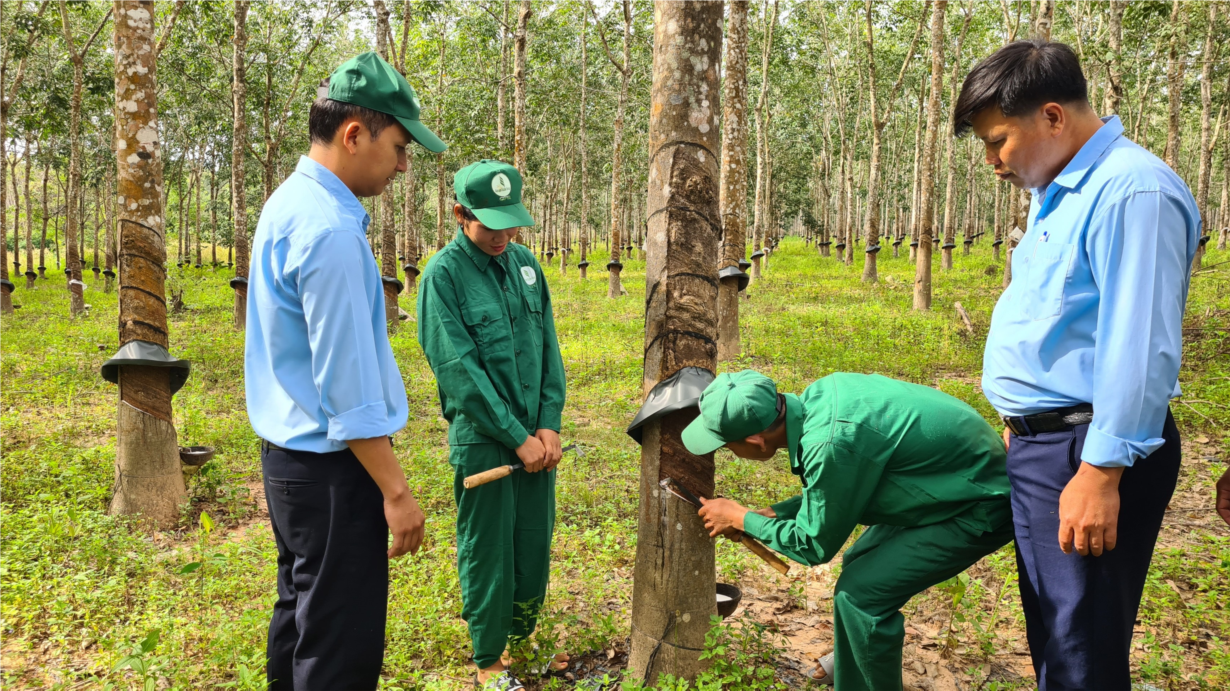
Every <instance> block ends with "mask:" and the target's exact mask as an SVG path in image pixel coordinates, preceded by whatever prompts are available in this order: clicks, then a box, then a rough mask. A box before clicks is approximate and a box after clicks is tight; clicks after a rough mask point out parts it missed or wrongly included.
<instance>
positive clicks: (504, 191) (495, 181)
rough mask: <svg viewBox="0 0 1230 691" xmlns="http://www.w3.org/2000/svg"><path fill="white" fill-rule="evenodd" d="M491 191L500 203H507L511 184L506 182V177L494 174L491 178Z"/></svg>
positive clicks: (510, 192) (501, 174)
mask: <svg viewBox="0 0 1230 691" xmlns="http://www.w3.org/2000/svg"><path fill="white" fill-rule="evenodd" d="M491 191H492V192H495V194H496V196H497V197H499V198H500V201H507V200H508V195H510V194H512V183H511V182H509V181H508V176H507V175H505V174H503V173H496V174H495V177H493V178H491Z"/></svg>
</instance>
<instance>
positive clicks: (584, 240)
mask: <svg viewBox="0 0 1230 691" xmlns="http://www.w3.org/2000/svg"><path fill="white" fill-rule="evenodd" d="M588 29H589V18H588V17H586V16H585V13H584V12H582V13H581V112H580V116H579V119H580V127H579V129H580V146H581V179H580V181H579V182H580V184H579V186H580V188H581V223H580V225H579V227H578V228H577V234H578V235H580V236H581V237H580V238H579V240H580V245H581V261H580V263H578V264H577V266H578V271H580V272H581V280H585V274H586V269H588V268H589V194H588V193H587V192H586V185H587V184H588V182H589V142H588V140H587V138H586V130H585V107H586V105H585V104H586V98H587V96H588V94H587V88H588V84H589V52H588V47H587V44H586V38H587V36H586V34H587V32H588Z"/></svg>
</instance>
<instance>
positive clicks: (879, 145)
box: [863, 0, 927, 283]
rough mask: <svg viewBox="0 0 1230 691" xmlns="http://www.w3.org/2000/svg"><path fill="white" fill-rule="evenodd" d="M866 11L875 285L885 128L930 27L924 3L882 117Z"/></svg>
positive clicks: (866, 267) (868, 269)
mask: <svg viewBox="0 0 1230 691" xmlns="http://www.w3.org/2000/svg"><path fill="white" fill-rule="evenodd" d="M865 7H866V13H865V14H866V19H867V37H866V41H865V42H864V45H866V47H867V75H868V88H867V92H868V94H869V95H870V96H871V166H870V169H869V171H868V173H867V225H866V227H865V229H864V237H866V238H867V247H866V248H865V250H864V253H863V254H864V257H865V259H864V260H863V282H864V283H875V282H876V281H877V280H879V276H878V273H877V271H876V255H877V254H879V249H880V166H881V160H880V158H881V156H882V155H883V152H884V126H885V125H887V124H888V119H889V118H890V117H891V116H892V113H893V107H894V106H895V105H896V102H897V92H898V91H899V90H900V89H901V83H902V82H903V81H904V80H905V73H906V70H908V69H909V67H910V61H911V60H912V59H913V58H914V48H915V47H916V46H917V45H918V37H919V36H920V35H921V34H922V29H923V27H924V26H926V25H927V5H926V3H924V4H923V8H922V10H921V12H920V13H919V20H918V28H917V29H916V30H915V31H914V39H913V40H912V41H910V48H909V50H907V51H906V54H905V59H904V60H903V61H902V63H901V73H900V74H899V75H898V77H897V81H896V83H894V84H893V86H892V89H891V90H890V91H889V93H888V99H887V100H886V101H885V102H884V112H883V113H880V112H879V101H878V100H877V94H876V90H877V88H878V84H877V83H876V54H875V28H874V26H873V23H872V21H871V9H872V2H871V0H867V2H866V5H865Z"/></svg>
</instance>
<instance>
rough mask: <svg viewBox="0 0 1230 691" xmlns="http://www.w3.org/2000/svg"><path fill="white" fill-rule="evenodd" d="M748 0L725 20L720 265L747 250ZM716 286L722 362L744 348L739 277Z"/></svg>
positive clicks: (736, 3) (735, 4)
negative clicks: (740, 331) (740, 315)
mask: <svg viewBox="0 0 1230 691" xmlns="http://www.w3.org/2000/svg"><path fill="white" fill-rule="evenodd" d="M747 5H748V3H747V0H732V2H731V3H730V17H729V18H728V20H727V23H726V66H725V70H726V79H725V81H724V82H723V85H722V89H723V94H722V167H721V175H722V181H721V194H720V196H719V209H720V210H721V213H722V257H721V260H720V261H719V264H718V269H719V270H721V269H725V268H727V267H735V268H738V267H739V262H740V261H741V260H742V259H743V256H744V254H745V253H746V251H747V237H746V234H747ZM720 280H721V283H720V284H719V285H718V299H717V314H718V360H721V361H725V360H730V359H731V358H734V357H736V356H738V355H739V353H740V352H742V346H741V344H740V342H739V277H738V276H730V277H728V278H723V279H720Z"/></svg>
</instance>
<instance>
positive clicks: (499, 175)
mask: <svg viewBox="0 0 1230 691" xmlns="http://www.w3.org/2000/svg"><path fill="white" fill-rule="evenodd" d="M521 186H522V182H521V173H518V172H517V169H516V168H513V167H512V166H510V165H508V164H507V163H504V162H503V161H493V160H491V159H487V158H484V159H483V160H481V161H479V162H478V163H471V164H470V165H468V166H466V167H465V168H462V169H461V170H459V171H457V174H456V175H454V176H453V192H455V193H456V194H457V203H458V204H461V205H462V206H464V207H465V208H467V209H469V210H470V211H473V212H474V216H475V217H476V218H478V220H479V222H480V223H482V224H483V225H485V226H487V227H488V228H490V229H491V230H506V229H508V228H524V227H528V226H532V225H534V219H533V218H531V217H530V212H529V211H526V209H525V207H524V206H522V204H521Z"/></svg>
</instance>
